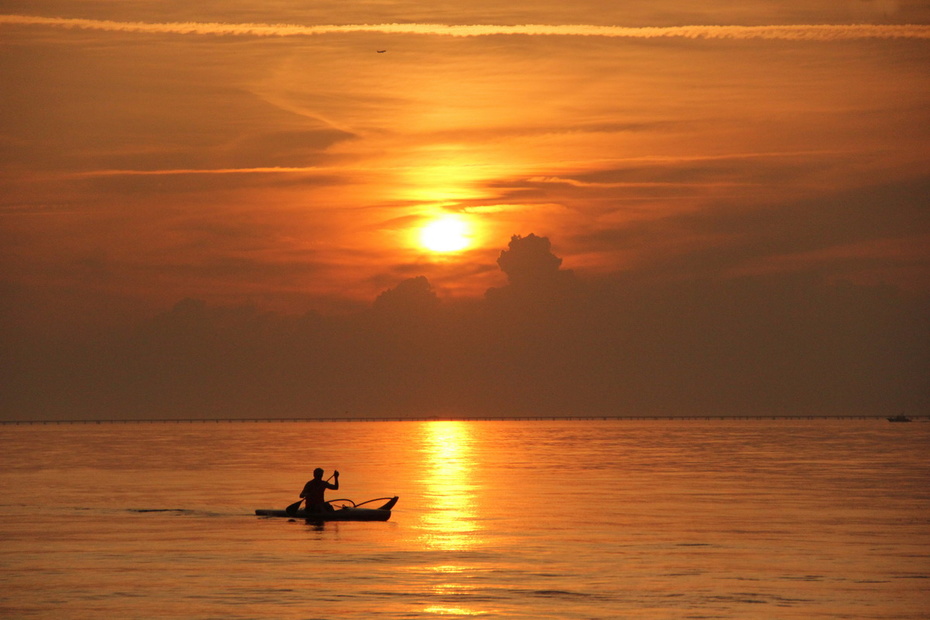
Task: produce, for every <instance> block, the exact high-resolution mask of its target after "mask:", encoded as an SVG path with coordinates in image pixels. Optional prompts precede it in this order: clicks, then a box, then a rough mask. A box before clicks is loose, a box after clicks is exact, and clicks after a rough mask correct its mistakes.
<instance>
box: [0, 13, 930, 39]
mask: <svg viewBox="0 0 930 620" xmlns="http://www.w3.org/2000/svg"><path fill="white" fill-rule="evenodd" d="M0 24H6V25H25V26H49V27H57V28H77V29H83V30H102V31H108V32H135V33H143V34H177V35H186V34H195V35H218V36H252V37H305V36H315V35H327V34H352V33H378V34H412V35H430V36H452V37H482V36H495V35H523V36H561V37H608V38H623V39H658V38H686V39H738V40H743V39H770V40H785V41H843V40H851V39H930V26H926V25H920V24H903V25H898V24H895V25H891V24H790V25H771V26H714V25H694V26H664V27H658V26H656V27H650V26H645V27H627V26H598V25H591V24H551V25H547V24H524V25H511V26H506V25H491V24H461V25H448V24H430V23H419V24H396V23H395V24H344V25H328V24H324V25H310V26H305V25H299V24H247V23H244V24H227V23H218V22H165V23H157V22H135V21H132V22H120V21H112V20H98V19H78V18H62V17H41V16H35V15H0Z"/></svg>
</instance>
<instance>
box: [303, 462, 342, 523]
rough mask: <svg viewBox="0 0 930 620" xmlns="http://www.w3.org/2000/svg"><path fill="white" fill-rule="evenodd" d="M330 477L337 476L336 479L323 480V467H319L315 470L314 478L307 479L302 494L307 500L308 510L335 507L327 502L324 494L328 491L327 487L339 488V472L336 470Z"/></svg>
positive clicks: (315, 510) (317, 510) (318, 510)
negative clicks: (332, 480) (333, 480)
mask: <svg viewBox="0 0 930 620" xmlns="http://www.w3.org/2000/svg"><path fill="white" fill-rule="evenodd" d="M330 478H335V479H336V481H335V482H330V481H329V480H328V479H327V480H323V468H322V467H317V468H316V469H314V470H313V479H312V480H309V481H307V484H305V485H304V490H303V491H301V492H300V496H301V497H302V498H304V500H306V505H307V512H324V511H327V510H332V509H333V507H332V506H330V505H329V504H327V503H326V500H325V499H323V495H324V494H325V493H326V489H332V490H334V491H335V490H337V489H338V488H339V472H338V471H334V472H333V475H332V476H330Z"/></svg>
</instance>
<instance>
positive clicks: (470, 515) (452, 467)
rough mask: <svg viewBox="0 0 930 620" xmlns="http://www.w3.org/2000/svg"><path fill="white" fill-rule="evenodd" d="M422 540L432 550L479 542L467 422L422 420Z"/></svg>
mask: <svg viewBox="0 0 930 620" xmlns="http://www.w3.org/2000/svg"><path fill="white" fill-rule="evenodd" d="M422 428H423V431H422V435H421V437H422V441H423V446H422V451H423V455H424V462H423V467H424V470H423V476H424V477H423V486H424V495H425V497H424V499H425V502H426V505H425V506H424V510H423V512H422V516H421V517H420V519H421V522H420V531H421V537H420V538H421V541H422V542H423V543H424V544H425V545H426V546H427V547H429V548H431V549H440V550H445V551H459V550H463V549H469V548H471V547H474V546H475V545H476V544H478V542H479V541H480V532H481V529H482V528H481V525H480V524H479V523H478V520H477V511H476V508H475V495H476V494H477V492H478V490H477V486H476V484H475V482H474V478H473V471H472V464H473V460H472V440H473V438H472V433H471V429H470V428H469V426H468V423H467V422H455V421H431V422H424V423H423V427H422Z"/></svg>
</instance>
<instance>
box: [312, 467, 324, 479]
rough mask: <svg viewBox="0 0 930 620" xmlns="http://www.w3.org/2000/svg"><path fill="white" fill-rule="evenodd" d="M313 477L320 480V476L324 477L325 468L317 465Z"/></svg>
mask: <svg viewBox="0 0 930 620" xmlns="http://www.w3.org/2000/svg"><path fill="white" fill-rule="evenodd" d="M313 477H314V478H316V479H318V480H319V479H320V478H322V477H323V468H322V467H317V468H316V469H314V470H313Z"/></svg>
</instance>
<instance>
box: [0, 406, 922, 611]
mask: <svg viewBox="0 0 930 620" xmlns="http://www.w3.org/2000/svg"><path fill="white" fill-rule="evenodd" d="M928 457H930V424H928V423H924V422H914V423H911V424H889V423H888V422H886V421H884V420H843V421H837V420H820V421H817V420H813V421H807V420H802V421H799V420H733V421H723V420H706V421H705V420H688V421H683V420H652V421H629V420H621V421H480V422H436V421H432V422H413V421H411V422H306V423H229V422H224V423H194V424H190V423H181V424H176V423H138V424H100V425H96V424H94V425H61V426H3V427H0V488H2V491H3V493H2V497H0V540H2V543H0V545H2V546H0V616H2V617H5V618H33V617H38V618H46V617H47V618H51V617H54V618H100V617H105V616H109V617H113V618H328V619H336V618H340V619H341V618H370V617H373V616H377V617H384V618H439V617H444V618H447V617H451V618H455V617H462V618H465V617H473V616H479V617H485V618H533V619H540V618H559V619H570V618H804V619H809V618H856V619H866V618H927V617H928V613H930V484H928V481H930V458H928ZM316 466H321V467H324V468H326V469H327V475H329V473H330V470H332V469H333V468H338V469H339V470H340V472H341V474H342V475H341V485H342V488H341V489H340V490H339V491H338V492H330V495H329V497H330V498H334V497H348V498H351V499H354V500H356V501H363V500H366V499H371V498H375V497H384V496H389V495H394V494H397V495H400V498H401V499H400V502H399V503H398V505H397V507H396V508H395V510H394V514H393V516H392V519H391V521H389V522H386V523H330V524H326V525H323V526H318V525H311V524H307V523H305V522H303V521H290V520H287V519H267V518H259V517H255V516H254V515H253V511H254V509H255V508H275V507H279V508H283V507H284V506H286V505H287V504H289V503H291V502H293V501H296V499H297V493H298V492H299V490H300V488H301V487H302V485H303V483H304V482H305V481H306V480H307V479H308V478H309V477H310V475H311V471H312V469H313V468H314V467H316Z"/></svg>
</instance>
